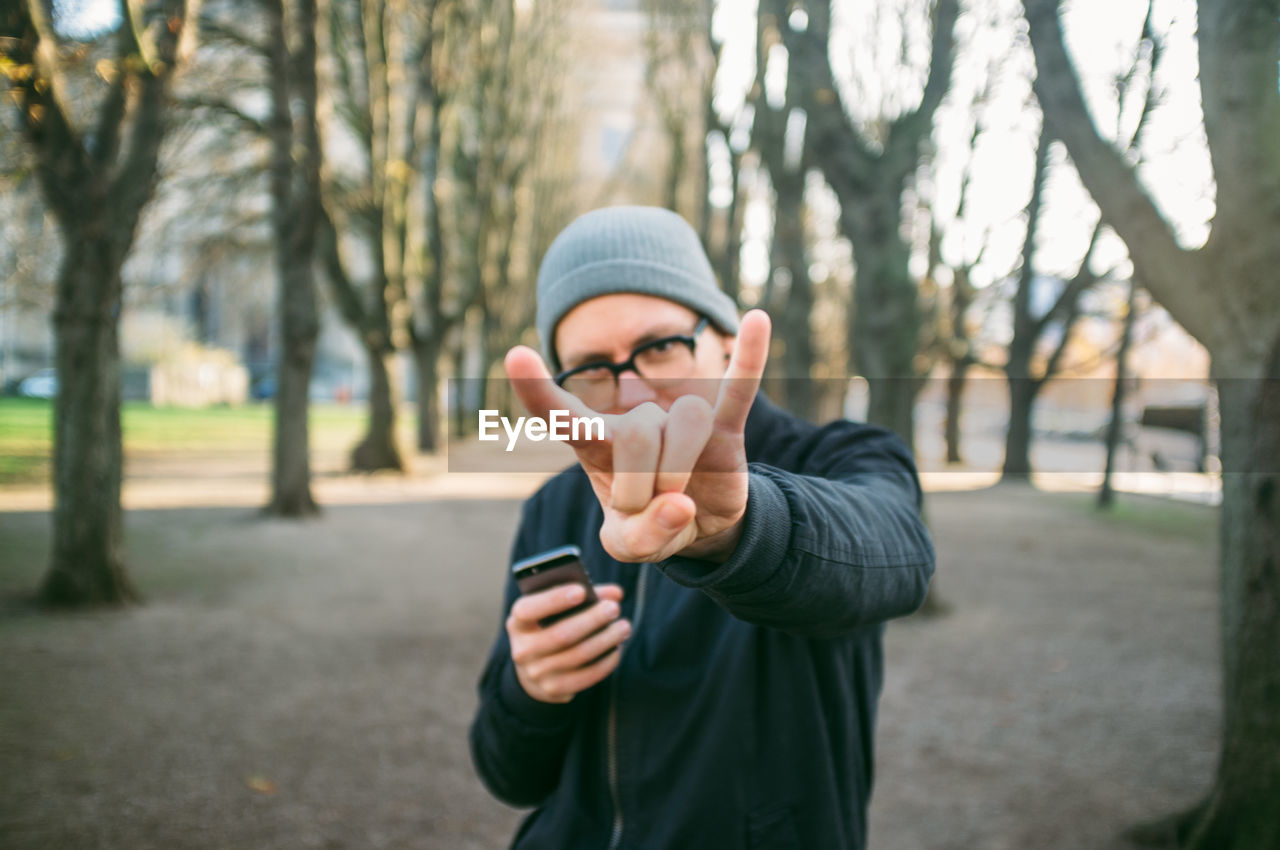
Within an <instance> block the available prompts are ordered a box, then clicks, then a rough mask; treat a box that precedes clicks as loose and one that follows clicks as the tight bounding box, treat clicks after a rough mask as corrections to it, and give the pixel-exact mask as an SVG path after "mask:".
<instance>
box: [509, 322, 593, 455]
mask: <svg viewBox="0 0 1280 850" xmlns="http://www.w3.org/2000/svg"><path fill="white" fill-rule="evenodd" d="M503 366H505V367H506V370H507V381H508V382H509V383H510V384H511V389H513V390H514V391H515V394H516V395H517V396H519V398H520V402H521V404H523V405H524V406H525V409H526V410H528V411H529V414H530V415H532V416H537V417H540V418H542V419H547V418H549V417H550V414H551V411H553V410H567V411H568V412H569V415H570V417H572V418H574V419H602V420H604V421H605V429H604V430H605V434H606V436H607V434H608V431H609V428H608V422H609V417H607V416H605V415H604V414H601V413H597V412H596V411H594V410H592V409H591V408H590V407H587V405H586V404H585V403H583V401H582V399H580V398H578V397H577V396H576V395H574V394H573V393H571V392H568V391H567V390H564V389H562V388H560V387H558V386H556V382H555V381H553V380H552V379H551V373H550V372H548V371H547V366H546V364H545V363H543V362H542V357H540V356H539V355H538V352H536V351H534V350H533V349H532V348H530V347H529V346H527V345H517V346H516V347H515V348H512V349H511V350H510V351H508V352H507V356H506V359H505V360H504V361H503ZM582 430H583V433H584V435H585V436H583V437H582V438H580V439H576V440H575V439H568V440H566V441H565V442H567V443H568V444H569V445H570V446H573V447H574V448H575V449H580V448H584V447H592V448H595V447H597V444H599V443H600V442H601V440H600V439H594V440H593V439H591V434H592V429H591V428H584V429H582ZM571 433H573V434H576V433H578V431H577V429H576V428H573V429H571Z"/></svg>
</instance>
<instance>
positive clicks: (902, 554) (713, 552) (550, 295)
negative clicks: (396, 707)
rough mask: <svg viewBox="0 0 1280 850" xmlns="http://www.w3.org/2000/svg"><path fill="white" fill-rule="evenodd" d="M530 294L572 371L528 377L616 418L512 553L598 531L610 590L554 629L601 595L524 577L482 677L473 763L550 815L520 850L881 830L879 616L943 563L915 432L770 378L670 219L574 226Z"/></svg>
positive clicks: (522, 370) (771, 842)
mask: <svg viewBox="0 0 1280 850" xmlns="http://www.w3.org/2000/svg"><path fill="white" fill-rule="evenodd" d="M537 295H538V312H537V325H538V330H539V333H540V335H541V338H542V342H543V349H544V353H545V354H546V357H547V360H548V361H549V362H550V363H551V365H552V366H553V368H555V369H556V370H557V373H558V374H557V375H556V379H555V380H554V381H553V380H552V377H551V374H550V372H549V371H548V370H547V368H546V366H545V365H544V364H543V361H542V359H541V358H540V357H539V356H538V354H537V353H536V352H534V351H533V350H531V349H529V348H525V347H522V346H520V347H517V348H514V349H512V350H511V352H509V354H508V355H507V359H506V368H507V374H508V377H509V378H510V379H511V382H512V386H513V388H514V389H515V391H516V392H517V394H518V395H519V396H520V398H521V400H522V401H523V402H524V404H525V406H526V407H527V408H528V409H529V411H530V413H531V414H533V415H538V416H544V417H545V416H546V415H547V413H548V412H549V411H550V410H553V409H566V410H570V411H571V412H572V413H573V415H594V414H593V411H596V412H598V413H601V414H607V415H606V416H605V419H606V423H607V429H606V434H605V439H604V440H599V439H595V440H586V439H584V440H582V441H579V442H575V443H573V444H572V445H573V447H574V450H575V451H576V452H577V456H578V461H579V463H578V464H577V465H576V466H574V467H572V468H570V469H568V470H565V471H564V472H562V473H561V474H560V475H558V476H556V477H555V478H553V479H551V480H550V481H549V482H548V483H547V484H546V485H544V486H543V487H542V489H541V490H539V491H538V492H537V493H536V494H535V495H534V496H533V497H532V498H530V499H529V501H528V502H527V503H526V504H525V506H524V511H523V515H522V518H521V522H520V528H519V530H518V532H517V535H516V540H515V545H514V548H513V551H512V559H513V561H514V560H516V559H521V558H525V557H528V556H530V555H534V554H537V553H540V552H543V551H545V550H549V549H552V548H555V547H558V546H563V545H565V544H573V545H576V546H578V547H580V548H581V549H582V552H583V561H584V563H585V565H586V567H587V569H588V572H589V574H590V576H591V578H592V582H593V585H595V591H596V594H597V596H598V597H599V601H598V602H597V603H596V604H595V605H593V606H591V607H589V608H587V609H586V610H584V611H582V612H580V613H577V614H574V615H572V616H570V617H568V618H565V619H562V620H560V621H559V622H556V623H555V624H553V625H551V626H549V627H546V628H542V627H540V626H539V625H538V623H539V621H541V620H543V619H544V618H546V617H548V616H550V615H552V614H555V613H557V612H561V611H565V610H568V609H570V608H573V607H574V606H575V605H577V604H578V603H580V602H581V601H582V599H583V593H584V590H583V588H582V587H581V586H580V585H565V586H560V587H554V588H551V589H548V590H544V591H541V592H539V593H535V594H530V595H528V596H524V597H521V596H520V595H519V593H518V591H517V589H516V587H515V585H514V583H513V582H512V581H510V580H509V581H508V585H507V589H506V600H505V611H506V620H505V623H504V625H503V627H502V628H501V629H500V630H499V633H498V637H497V640H496V642H495V644H494V647H493V651H492V654H491V656H490V659H489V662H488V665H487V666H486V668H485V671H484V673H483V676H482V677H481V681H480V705H479V708H478V710H477V713H476V717H475V720H474V723H473V724H472V728H471V748H472V757H473V759H474V761H475V764H476V767H477V770H478V771H479V773H480V776H481V777H482V778H483V780H484V781H485V783H486V784H487V786H488V787H489V789H490V790H491V791H492V792H493V793H494V794H495V795H496V796H497V797H499V798H500V799H502V800H504V801H506V802H508V803H510V804H512V805H517V806H534V807H536V808H535V809H534V811H533V812H532V813H531V814H530V815H529V816H528V817H527V818H526V819H525V821H524V822H523V824H522V825H521V827H520V829H519V831H518V833H517V835H516V837H515V839H514V842H513V846H514V847H516V848H622V847H625V848H643V850H667V848H672V850H674V849H675V848H681V849H683V848H689V850H705V848H725V849H726V850H730V849H731V848H732V850H737V848H743V850H747V848H753V849H756V848H768V850H785V849H786V848H804V850H835V848H861V847H863V846H864V845H865V841H866V806H867V802H868V799H869V796H870V792H871V780H872V742H873V733H874V726H875V708H876V701H877V699H878V696H879V692H880V686H881V633H882V630H883V623H884V622H885V621H886V620H888V619H890V618H892V617H896V616H900V615H903V614H907V613H910V612H911V611H914V610H915V609H916V608H917V607H919V605H920V604H921V603H922V602H923V600H924V596H925V592H926V589H927V586H928V582H929V578H930V576H931V575H932V572H933V565H934V552H933V546H932V543H931V541H930V539H929V535H928V533H927V531H926V530H925V528H924V526H923V525H922V523H921V521H920V517H919V505H920V498H921V496H920V489H919V484H918V481H917V478H916V472H915V467H914V464H913V462H912V459H911V457H910V455H909V453H908V451H907V449H906V448H905V446H904V445H903V444H902V442H901V441H900V440H898V439H897V438H896V437H894V436H893V435H892V434H890V433H889V432H887V431H884V430H882V429H879V428H873V427H870V426H867V425H860V424H855V423H852V422H848V421H840V422H835V423H832V424H830V425H828V426H825V427H822V428H819V427H817V426H814V425H811V424H809V423H806V422H803V421H801V420H799V419H797V418H796V417H794V416H791V415H790V414H788V413H786V412H785V411H783V410H781V409H779V408H778V407H776V406H775V405H773V404H771V403H770V402H769V401H768V400H767V399H765V398H764V397H763V396H761V395H758V394H757V389H758V386H759V382H760V376H761V374H762V373H763V371H764V366H765V362H766V360H767V356H768V350H769V321H768V317H767V316H766V315H765V314H764V313H763V312H761V311H758V310H756V311H751V312H748V313H747V314H746V315H744V316H743V317H742V318H741V321H740V320H739V317H738V314H737V311H736V309H735V308H734V305H733V303H732V302H731V301H730V299H729V298H728V297H727V296H725V295H724V294H723V293H722V292H721V291H720V290H719V288H718V287H717V285H716V281H715V278H714V275H713V273H712V271H711V267H710V264H709V263H708V261H707V258H706V255H705V254H704V252H703V250H702V248H701V244H700V242H699V240H698V238H697V235H696V234H695V233H694V232H693V230H692V228H690V227H689V225H688V224H687V223H685V222H684V220H683V219H681V218H680V217H679V216H677V215H676V214H674V213H671V212H668V211H666V210H661V209H654V208H645V207H613V208H608V209H603V210H597V211H595V212H591V213H588V214H586V215H584V216H582V217H580V218H578V219H577V220H576V221H574V222H573V223H572V224H570V225H569V227H568V228H566V229H565V230H564V232H563V233H561V234H560V236H559V237H557V239H556V240H555V242H554V243H553V244H552V245H551V247H550V249H549V250H548V252H547V255H546V258H545V260H544V261H543V263H542V267H541V269H540V271H539V275H538V290H537ZM557 384H559V386H557ZM575 394H576V395H575Z"/></svg>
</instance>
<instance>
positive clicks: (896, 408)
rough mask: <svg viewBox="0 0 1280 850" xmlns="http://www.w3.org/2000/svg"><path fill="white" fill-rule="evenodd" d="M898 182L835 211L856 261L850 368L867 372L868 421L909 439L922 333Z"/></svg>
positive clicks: (909, 443) (864, 374) (910, 443)
mask: <svg viewBox="0 0 1280 850" xmlns="http://www.w3.org/2000/svg"><path fill="white" fill-rule="evenodd" d="M901 197H902V189H901V187H900V186H890V187H882V188H881V189H880V190H879V191H878V192H877V193H876V194H875V196H874V197H868V198H866V199H865V203H859V204H857V205H852V204H850V205H848V206H846V208H845V209H844V210H843V211H842V213H841V218H842V220H843V221H844V232H845V233H848V234H850V236H851V240H852V241H853V256H854V261H855V263H856V266H857V269H856V272H855V276H854V297H853V300H852V302H851V310H852V312H853V317H852V319H851V321H850V344H849V351H850V354H851V359H852V361H853V362H852V363H851V364H850V368H851V370H852V371H853V372H854V373H855V374H859V375H861V376H862V377H864V378H866V380H867V385H868V390H869V398H868V400H867V421H868V422H870V423H871V424H873V425H880V426H883V427H885V428H888V429H889V430H891V431H893V432H894V433H895V434H897V435H898V436H899V437H901V438H902V439H903V440H904V441H905V442H906V443H907V446H908V447H914V444H915V440H914V430H915V416H914V407H915V396H916V389H917V387H918V381H917V380H916V375H915V355H916V349H917V346H918V339H919V335H920V321H919V311H918V309H917V304H916V297H917V288H916V282H915V281H914V280H913V279H912V278H911V274H910V272H909V271H908V268H907V259H908V251H907V246H906V244H905V243H904V242H903V241H902V236H901V234H900V230H899V228H900V224H901V212H900V209H899V204H900V199H901Z"/></svg>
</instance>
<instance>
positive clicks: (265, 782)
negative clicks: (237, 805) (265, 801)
mask: <svg viewBox="0 0 1280 850" xmlns="http://www.w3.org/2000/svg"><path fill="white" fill-rule="evenodd" d="M244 784H245V785H247V786H249V789H250V790H252V791H257V792H258V793H259V794H274V793H276V784H275V783H274V782H272V781H271V780H270V779H267V778H266V777H265V776H250V777H249V778H248V779H246V780H245V781H244Z"/></svg>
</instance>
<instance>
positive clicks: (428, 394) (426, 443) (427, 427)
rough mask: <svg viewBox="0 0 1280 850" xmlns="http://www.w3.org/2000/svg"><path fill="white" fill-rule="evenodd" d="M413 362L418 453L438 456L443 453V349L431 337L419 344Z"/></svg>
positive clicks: (414, 350) (414, 351)
mask: <svg viewBox="0 0 1280 850" xmlns="http://www.w3.org/2000/svg"><path fill="white" fill-rule="evenodd" d="M413 362H414V368H415V369H416V377H417V383H418V450H419V451H421V452H425V453H434V452H436V451H438V450H439V449H440V437H441V434H443V433H444V432H443V424H444V423H443V422H442V420H441V415H442V413H441V410H440V345H439V343H438V342H437V340H436V339H435V338H434V337H431V336H428V337H426V338H424V339H421V340H419V341H418V342H417V344H416V345H415V346H414V349H413Z"/></svg>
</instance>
